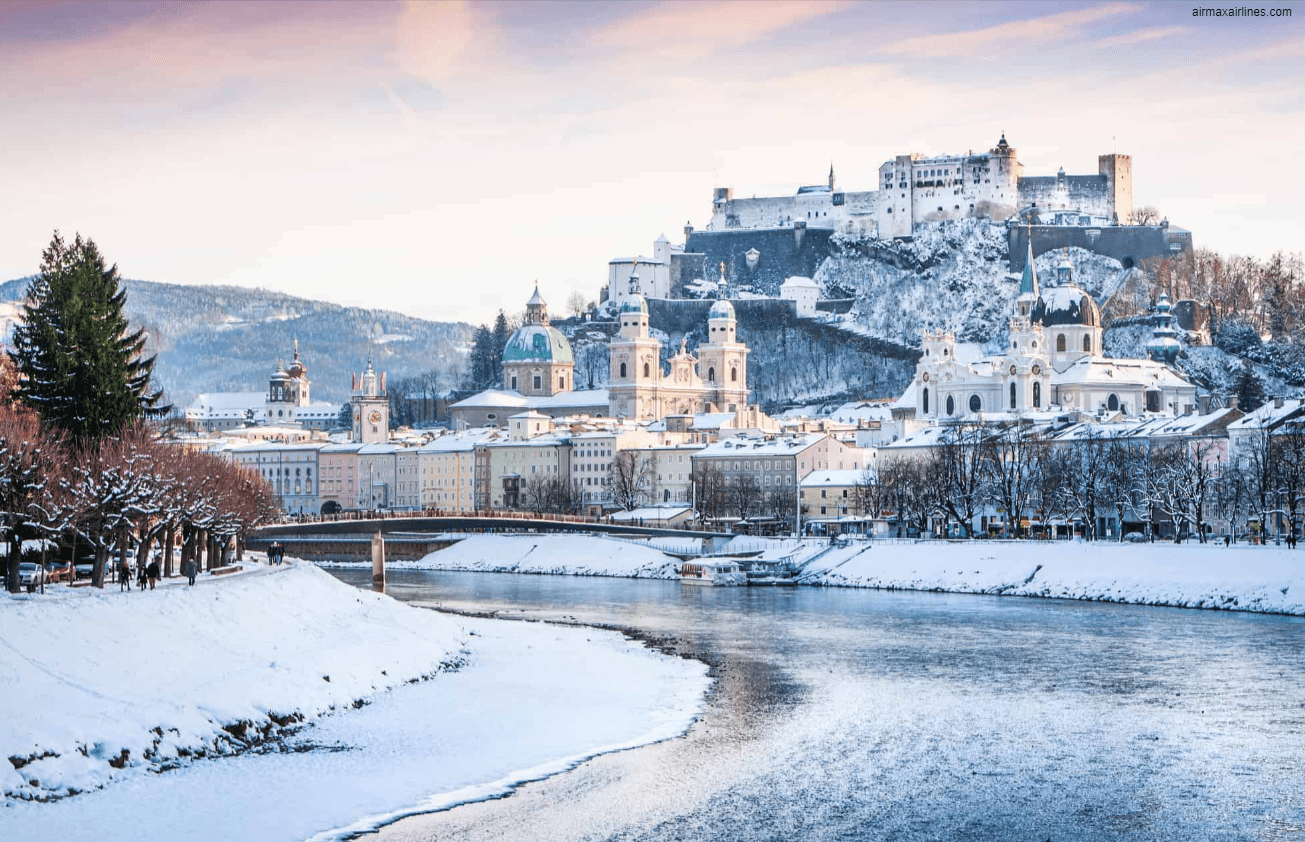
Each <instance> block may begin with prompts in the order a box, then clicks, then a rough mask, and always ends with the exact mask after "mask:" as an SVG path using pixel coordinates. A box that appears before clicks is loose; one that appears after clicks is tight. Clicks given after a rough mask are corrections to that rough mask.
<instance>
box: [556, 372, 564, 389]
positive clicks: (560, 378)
mask: <svg viewBox="0 0 1305 842" xmlns="http://www.w3.org/2000/svg"><path fill="white" fill-rule="evenodd" d="M557 388H559V389H565V388H566V375H564V374H559V375H558V376H557Z"/></svg>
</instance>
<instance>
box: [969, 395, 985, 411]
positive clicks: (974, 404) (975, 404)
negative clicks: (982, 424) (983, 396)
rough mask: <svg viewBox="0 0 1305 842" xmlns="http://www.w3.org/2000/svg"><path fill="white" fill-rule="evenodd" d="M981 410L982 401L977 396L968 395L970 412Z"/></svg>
mask: <svg viewBox="0 0 1305 842" xmlns="http://www.w3.org/2000/svg"><path fill="white" fill-rule="evenodd" d="M980 409H983V401H981V400H979V396H978V395H970V412H978V411H979V410H980Z"/></svg>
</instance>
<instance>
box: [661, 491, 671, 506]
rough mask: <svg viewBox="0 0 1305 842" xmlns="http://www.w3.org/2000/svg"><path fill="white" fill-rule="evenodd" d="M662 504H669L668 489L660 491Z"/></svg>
mask: <svg viewBox="0 0 1305 842" xmlns="http://www.w3.org/2000/svg"><path fill="white" fill-rule="evenodd" d="M662 502H663V503H669V502H671V492H670V489H666V490H664V491H662Z"/></svg>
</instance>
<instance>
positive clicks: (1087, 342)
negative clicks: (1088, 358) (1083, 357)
mask: <svg viewBox="0 0 1305 842" xmlns="http://www.w3.org/2000/svg"><path fill="white" fill-rule="evenodd" d="M1083 353H1085V354H1090V353H1092V336H1091V335H1090V334H1086V333H1085V334H1083Z"/></svg>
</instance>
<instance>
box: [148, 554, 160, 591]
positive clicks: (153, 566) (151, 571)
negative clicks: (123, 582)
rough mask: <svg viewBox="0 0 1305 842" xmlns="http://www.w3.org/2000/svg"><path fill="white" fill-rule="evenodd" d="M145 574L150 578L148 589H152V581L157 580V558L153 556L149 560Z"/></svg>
mask: <svg viewBox="0 0 1305 842" xmlns="http://www.w3.org/2000/svg"><path fill="white" fill-rule="evenodd" d="M145 575H146V576H148V577H149V580H150V590H154V583H155V582H157V581H158V580H159V560H158V559H157V558H155V559H154V560H153V561H151V562H150V566H149V567H147V568H146V569H145Z"/></svg>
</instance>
